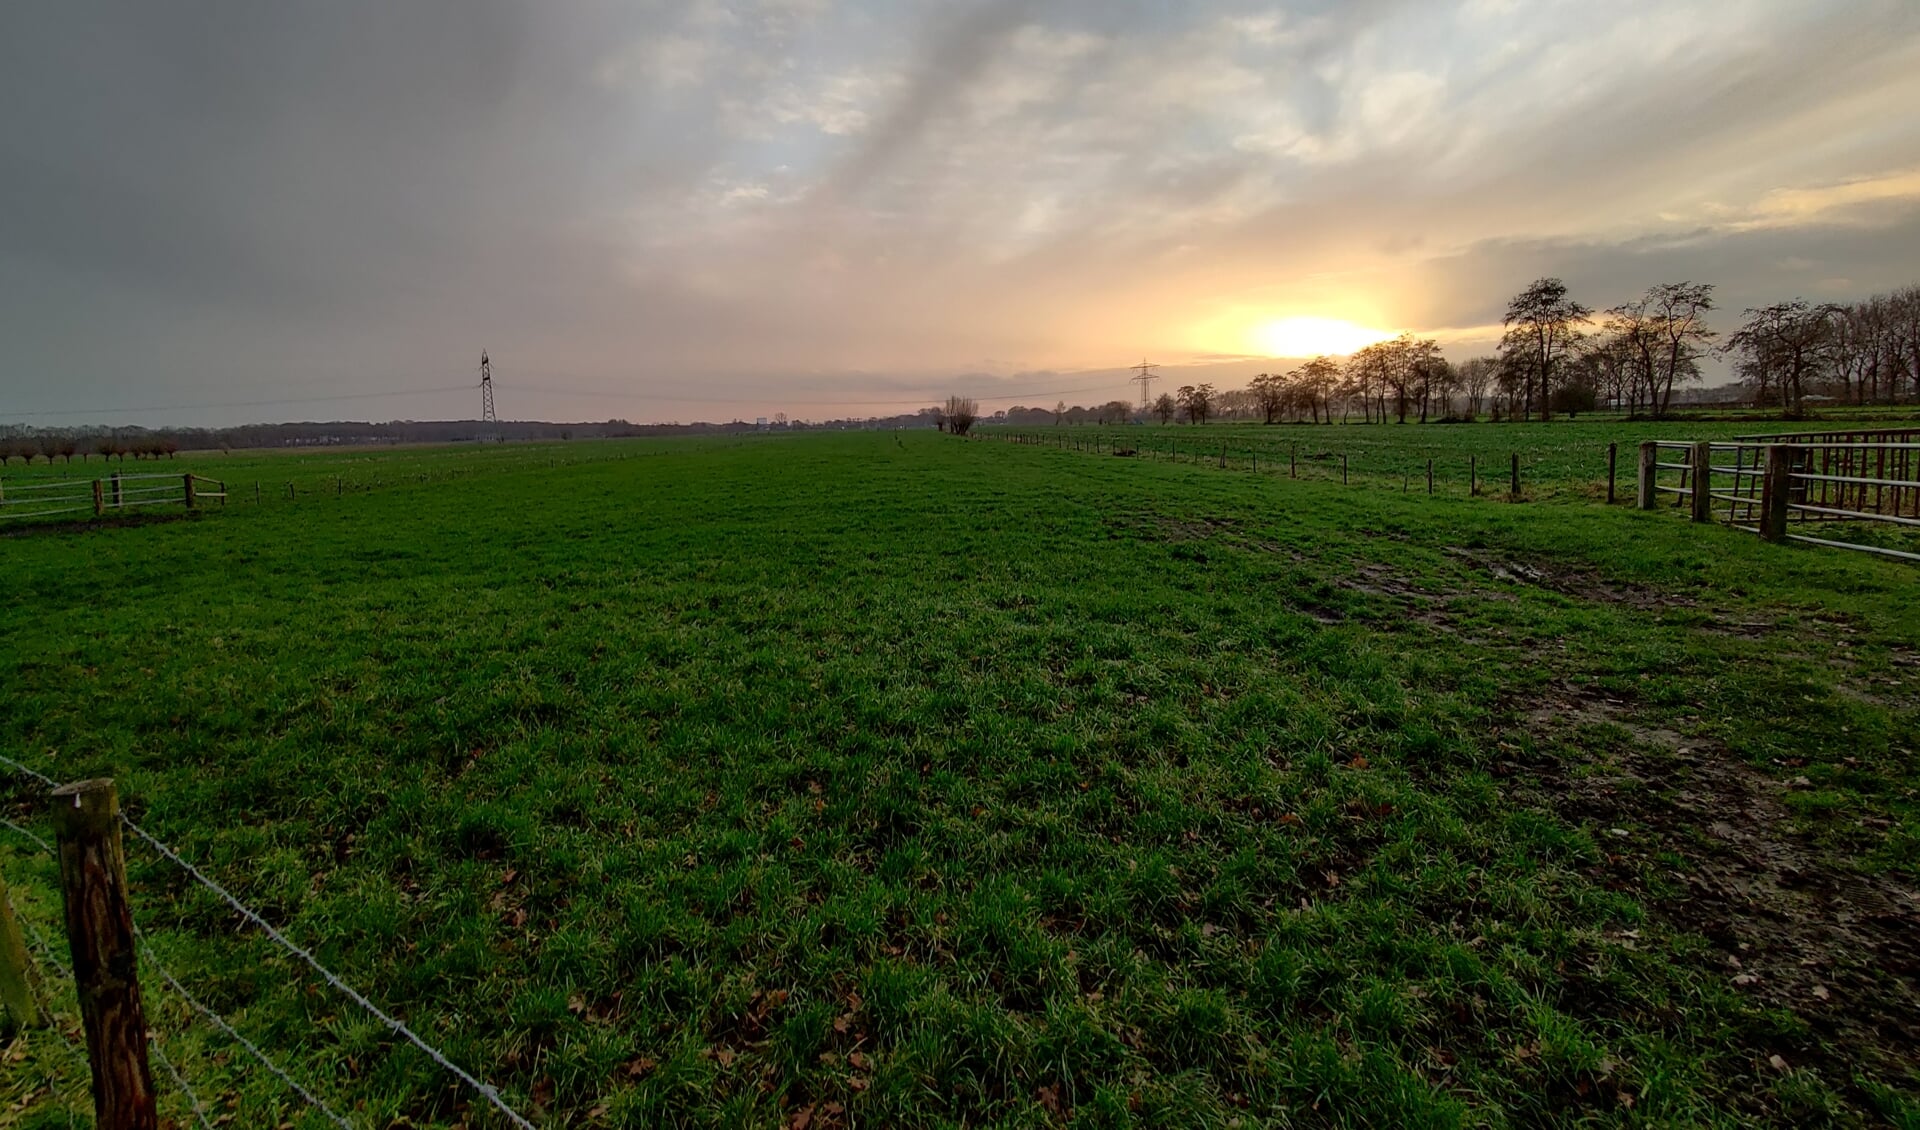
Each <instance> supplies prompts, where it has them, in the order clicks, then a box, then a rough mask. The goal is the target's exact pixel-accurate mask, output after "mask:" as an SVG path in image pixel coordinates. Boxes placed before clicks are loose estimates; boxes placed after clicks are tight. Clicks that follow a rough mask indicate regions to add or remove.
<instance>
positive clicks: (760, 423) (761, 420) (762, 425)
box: [753, 416, 767, 432]
mask: <svg viewBox="0 0 1920 1130" xmlns="http://www.w3.org/2000/svg"><path fill="white" fill-rule="evenodd" d="M753 426H754V427H755V428H757V429H758V430H760V431H763V432H764V431H766V430H767V418H766V417H765V416H757V417H755V418H754V421H753Z"/></svg>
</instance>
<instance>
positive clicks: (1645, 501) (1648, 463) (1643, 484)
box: [1634, 440, 1660, 510]
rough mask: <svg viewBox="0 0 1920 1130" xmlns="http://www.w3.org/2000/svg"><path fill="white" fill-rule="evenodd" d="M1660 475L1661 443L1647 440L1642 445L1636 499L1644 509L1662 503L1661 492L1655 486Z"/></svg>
mask: <svg viewBox="0 0 1920 1130" xmlns="http://www.w3.org/2000/svg"><path fill="white" fill-rule="evenodd" d="M1659 477H1660V445H1659V444H1658V443H1655V442H1654V441H1653V440H1647V441H1645V442H1644V443H1642V444H1641V445H1640V486H1639V491H1638V494H1637V495H1636V497H1635V499H1634V501H1635V503H1636V504H1637V505H1638V506H1639V508H1640V509H1642V510H1652V509H1653V508H1654V507H1655V506H1658V505H1659V504H1660V492H1659V491H1658V490H1655V489H1654V488H1655V487H1656V486H1657V485H1658V483H1659Z"/></svg>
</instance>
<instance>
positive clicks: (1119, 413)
mask: <svg viewBox="0 0 1920 1130" xmlns="http://www.w3.org/2000/svg"><path fill="white" fill-rule="evenodd" d="M1132 419H1133V402H1132V401H1128V400H1109V401H1107V402H1106V403H1105V404H1102V405H1101V406H1100V422H1101V423H1102V424H1124V423H1127V422H1129V421H1131V420H1132Z"/></svg>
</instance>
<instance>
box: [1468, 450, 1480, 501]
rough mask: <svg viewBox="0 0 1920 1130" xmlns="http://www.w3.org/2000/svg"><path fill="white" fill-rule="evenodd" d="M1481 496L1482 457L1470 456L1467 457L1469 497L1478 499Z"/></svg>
mask: <svg viewBox="0 0 1920 1130" xmlns="http://www.w3.org/2000/svg"><path fill="white" fill-rule="evenodd" d="M1479 495H1480V457H1479V456H1478V455H1469V456H1467V497H1469V498H1477V497H1479Z"/></svg>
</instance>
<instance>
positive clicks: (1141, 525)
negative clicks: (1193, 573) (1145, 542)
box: [1106, 514, 1239, 542]
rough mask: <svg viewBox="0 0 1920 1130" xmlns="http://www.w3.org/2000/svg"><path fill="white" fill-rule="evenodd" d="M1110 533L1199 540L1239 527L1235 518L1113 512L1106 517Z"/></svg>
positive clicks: (1159, 538) (1170, 539)
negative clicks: (1182, 516) (1178, 516)
mask: <svg viewBox="0 0 1920 1130" xmlns="http://www.w3.org/2000/svg"><path fill="white" fill-rule="evenodd" d="M1106 526H1107V532H1108V534H1109V535H1111V536H1114V537H1119V536H1122V535H1132V536H1134V537H1139V538H1148V539H1151V540H1154V541H1172V542H1184V541H1199V540H1201V539H1204V538H1210V537H1213V536H1215V535H1217V534H1221V533H1226V532H1230V531H1232V530H1235V529H1237V528H1239V523H1238V522H1237V521H1236V520H1235V519H1232V518H1206V517H1194V518H1176V517H1173V516H1171V515H1167V514H1114V515H1111V516H1109V517H1108V518H1107V520H1106Z"/></svg>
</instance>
